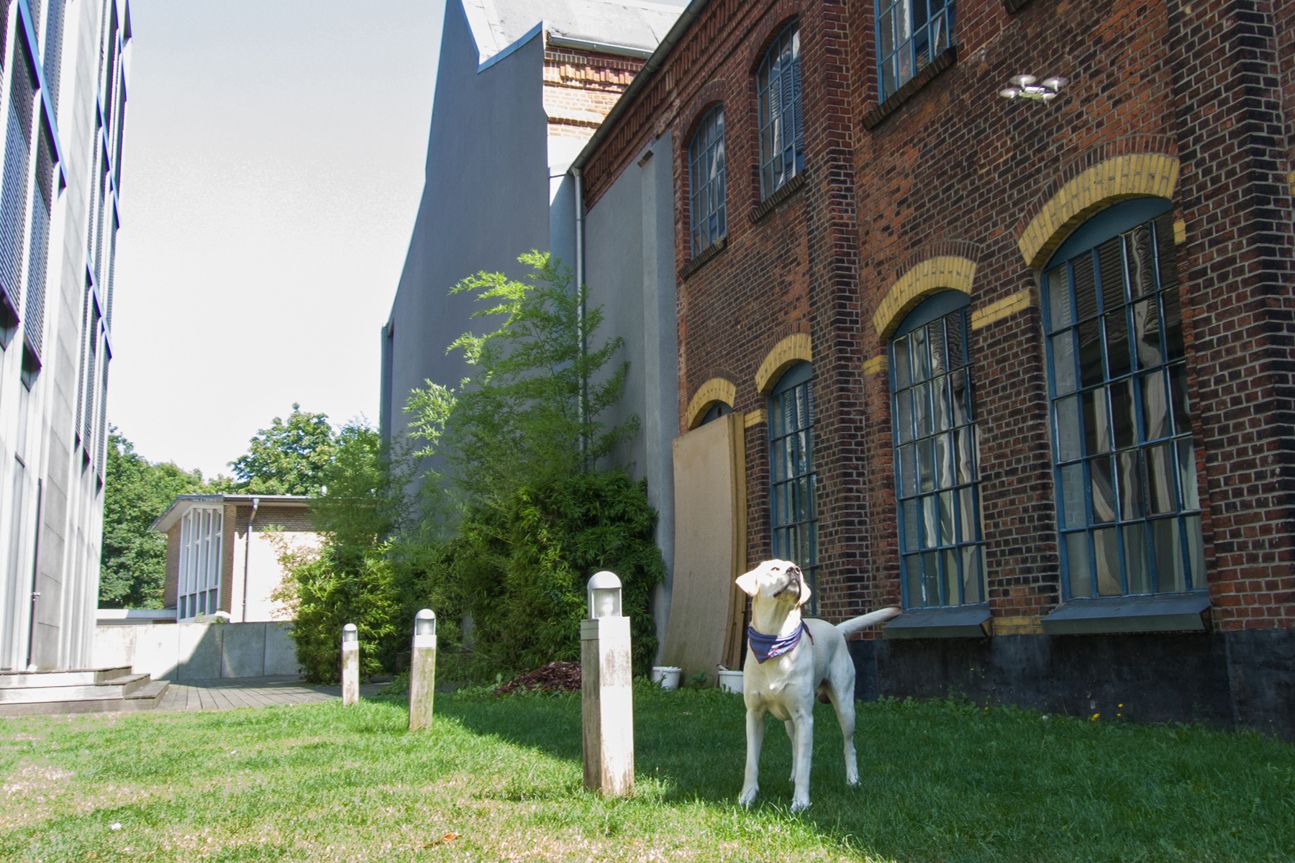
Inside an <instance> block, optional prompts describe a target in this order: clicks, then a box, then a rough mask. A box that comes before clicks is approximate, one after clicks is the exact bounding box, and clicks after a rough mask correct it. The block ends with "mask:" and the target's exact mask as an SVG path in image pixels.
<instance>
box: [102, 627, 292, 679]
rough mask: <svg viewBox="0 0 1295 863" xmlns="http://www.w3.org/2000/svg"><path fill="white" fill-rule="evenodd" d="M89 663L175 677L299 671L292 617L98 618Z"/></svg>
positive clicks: (170, 677)
mask: <svg viewBox="0 0 1295 863" xmlns="http://www.w3.org/2000/svg"><path fill="white" fill-rule="evenodd" d="M94 664H95V665H96V666H97V667H114V666H122V665H129V666H130V667H131V669H132V670H133V671H135V673H137V674H148V675H151V676H152V677H153V678H154V679H166V680H174V681H176V682H183V681H187V680H215V679H219V678H227V677H267V676H274V675H288V674H298V673H300V667H299V666H298V665H297V650H296V646H295V645H294V644H293V643H292V624H291V623H136V624H131V623H107V624H105V623H100V624H99V625H97V626H96V627H95V635H94Z"/></svg>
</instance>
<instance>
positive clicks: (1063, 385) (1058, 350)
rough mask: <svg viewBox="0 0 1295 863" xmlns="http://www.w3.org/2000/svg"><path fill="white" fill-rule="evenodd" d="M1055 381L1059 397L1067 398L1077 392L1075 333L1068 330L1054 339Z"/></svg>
mask: <svg viewBox="0 0 1295 863" xmlns="http://www.w3.org/2000/svg"><path fill="white" fill-rule="evenodd" d="M1052 368H1053V381H1054V383H1055V385H1056V389H1057V395H1058V396H1066V395H1070V394H1071V393H1073V392H1074V391H1075V387H1076V385H1077V384H1076V381H1077V378H1076V375H1075V331H1074V330H1066V331H1065V332H1063V333H1059V334H1057V335H1055V336H1053V337H1052Z"/></svg>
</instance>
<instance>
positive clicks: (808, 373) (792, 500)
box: [768, 361, 818, 613]
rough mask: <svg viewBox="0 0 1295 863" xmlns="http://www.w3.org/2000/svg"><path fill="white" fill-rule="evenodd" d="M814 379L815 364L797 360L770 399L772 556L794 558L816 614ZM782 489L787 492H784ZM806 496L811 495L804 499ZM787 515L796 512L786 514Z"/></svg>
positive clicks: (816, 551)
mask: <svg viewBox="0 0 1295 863" xmlns="http://www.w3.org/2000/svg"><path fill="white" fill-rule="evenodd" d="M813 384H814V369H813V366H812V365H811V364H810V363H808V362H803V361H802V362H797V363H796V364H795V365H793V366H791V367H789V368H788V369H786V370H785V371H784V372H783V373H782V376H781V377H779V379H778V382H777V383H776V384H775V385H774V387H773V389H772V390H770V391H769V398H768V411H769V414H768V427H769V437H768V439H769V525H770V534H769V548H770V552H771V554H772V556H773V557H776V558H782V559H784V560H790V561H792V562H794V563H795V564H796V565H797V566H799V567H800V569H801V572H802V573H804V575H805V578H806V579H807V580H808V581H809V585H810V588H811V595H810V609H809V610H810V612H811V613H813V612H814V610H815V609H817V607H818V605H817V598H816V596H817V587H818V580H817V574H818V474H817V471H816V470H815V467H814V386H813ZM798 397H799V398H798ZM787 408H790V409H791V410H792V411H793V412H794V416H793V417H792V419H793V420H794V422H795V426H794V427H791V426H789V425H788V424H787V423H786V422H785V420H786V418H787V414H786V409H787ZM798 441H799V442H798ZM784 442H786V443H785V444H784ZM798 456H799V458H798ZM784 457H785V458H784ZM802 481H803V482H804V487H803V488H802V486H801V483H802ZM783 490H785V494H781V495H780V492H782V491H783ZM802 495H805V496H806V497H807V498H808V499H807V500H801V496H802ZM784 515H788V516H792V517H790V518H784V517H783V516H784Z"/></svg>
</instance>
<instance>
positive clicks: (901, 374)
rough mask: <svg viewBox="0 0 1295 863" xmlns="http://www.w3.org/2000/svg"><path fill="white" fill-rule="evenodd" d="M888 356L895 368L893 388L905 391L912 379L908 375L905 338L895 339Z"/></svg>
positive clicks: (906, 339)
mask: <svg viewBox="0 0 1295 863" xmlns="http://www.w3.org/2000/svg"><path fill="white" fill-rule="evenodd" d="M890 355H891V359H892V361H893V363H894V367H895V386H896V388H898V389H905V388H907V387H908V385H909V384H911V383H912V377H911V376H910V375H909V373H908V337H907V336H900V337H899V338H897V339H895V341H894V344H893V346H892V348H891V351H890Z"/></svg>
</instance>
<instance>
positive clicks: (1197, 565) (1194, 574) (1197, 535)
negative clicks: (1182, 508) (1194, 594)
mask: <svg viewBox="0 0 1295 863" xmlns="http://www.w3.org/2000/svg"><path fill="white" fill-rule="evenodd" d="M1183 531H1184V533H1185V534H1186V538H1187V562H1188V566H1187V574H1188V577H1189V578H1190V579H1191V583H1190V584H1188V585H1187V589H1188V590H1191V589H1193V588H1201V587H1204V586H1205V539H1204V537H1202V535H1201V517H1200V516H1199V515H1191V516H1188V517H1187V518H1185V519H1183Z"/></svg>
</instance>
